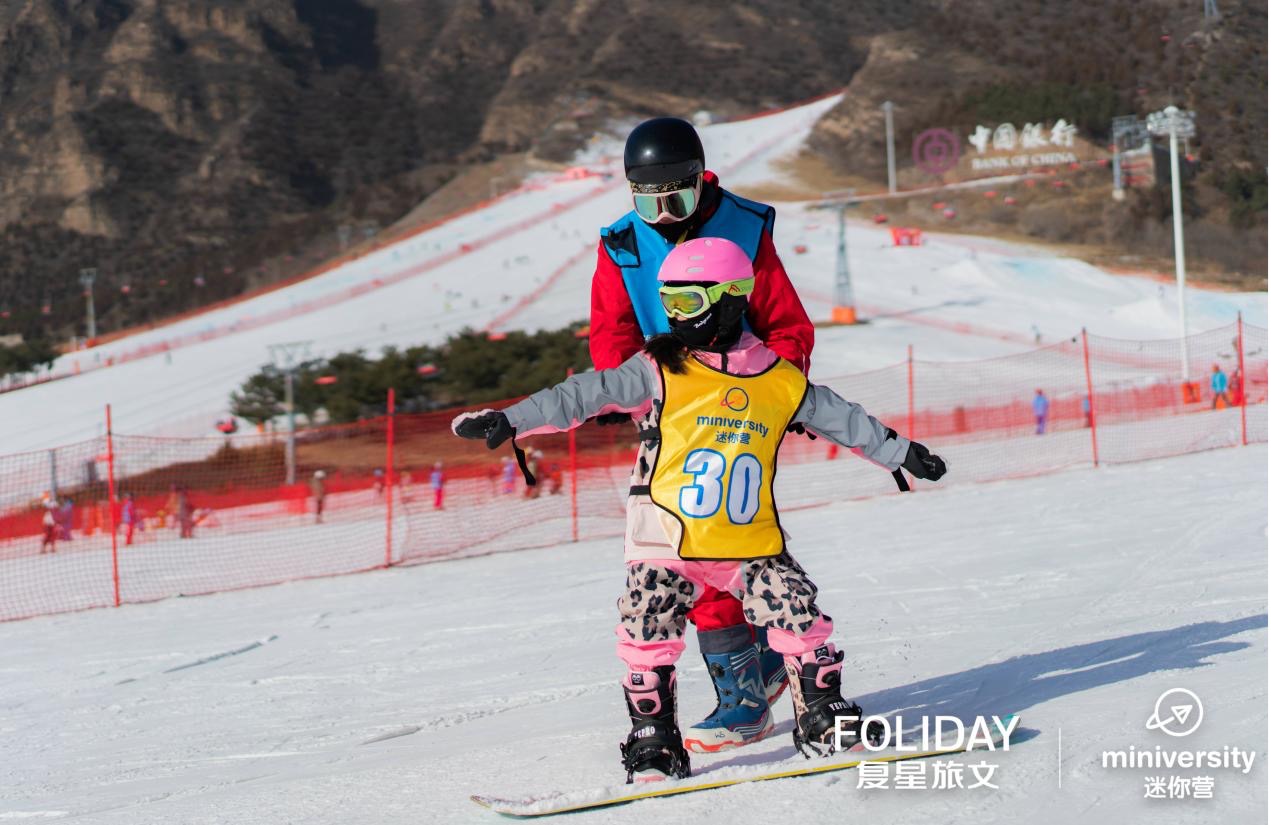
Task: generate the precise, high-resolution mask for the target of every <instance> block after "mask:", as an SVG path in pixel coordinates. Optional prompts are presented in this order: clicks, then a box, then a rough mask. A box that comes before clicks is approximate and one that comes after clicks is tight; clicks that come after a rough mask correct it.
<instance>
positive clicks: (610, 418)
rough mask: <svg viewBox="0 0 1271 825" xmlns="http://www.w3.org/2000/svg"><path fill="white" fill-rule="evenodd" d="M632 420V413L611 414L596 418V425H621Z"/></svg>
mask: <svg viewBox="0 0 1271 825" xmlns="http://www.w3.org/2000/svg"><path fill="white" fill-rule="evenodd" d="M630 420H631V413H624V412H610V413H604V414H603V415H598V416H596V423H597V424H599V425H600V426H602V427H604V426H605V425H607V424H621V423H622V422H624V421H630Z"/></svg>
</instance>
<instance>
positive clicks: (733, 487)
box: [679, 449, 763, 524]
mask: <svg viewBox="0 0 1271 825" xmlns="http://www.w3.org/2000/svg"><path fill="white" fill-rule="evenodd" d="M684 472H685V473H686V474H688V475H690V476H692V477H693V483H692V484H686V485H684V486H683V487H681V488H680V501H679V505H680V512H681V513H683V514H684V515H686V516H688V517H689V518H710V517H711V516H714V515H715V514H716V513H718V512H719V508H720V505H723V506H724V510H725V512H726V513H727V515H728V520H729V521H730V522H732V523H733V524H750V522H751V521H753V520H754V518H755V515H756V514H757V513H758V512H759V507H760V504H761V501H760V498H759V490H760V487H761V485H762V484H763V465H762V464H760V462H759V459H758V458H756V457H755V456H753V455H751V454H750V453H740V454H739V455H738V456H737V457H736V458H734V459H733V465H732V467H729V466H728V460H727V459H726V458H724V456H723V454H721V453H718V452H716V451H715V450H711V449H697V450H693V451H692V452H690V453H689V454H688V456H687V457H686V458H685V459H684Z"/></svg>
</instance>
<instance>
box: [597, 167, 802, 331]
mask: <svg viewBox="0 0 1271 825" xmlns="http://www.w3.org/2000/svg"><path fill="white" fill-rule="evenodd" d="M776 219H777V214H776V210H774V209H773V208H772V207H771V206H768V205H767V204H764V203H756V202H755V201H751V200H746V199H745V198H740V197H738V196H736V195H734V194H733V193H732V192H729V191H728V190H726V189H724V188H722V187H721V188H720V190H719V206H718V207H717V208H716V209H715V214H713V215H711V216H710V219H709V220H707V221H706V223H704V224H702V226H701V227H699V228H698V230H697V232H696V233H695V234H694V235H693V237H695V238H727V239H728V240H730V241H732V242H733V243H735V244H737V245H738V246H740V247H741V248H742V249H744V250H745V251H746V254H747V255H749V256H750V260H751V261H754V260H755V256H756V255H758V254H759V242H760V240H761V239H762V238H763V233H764V232H767V233H768V234H772V227H773V224H774V223H775V222H776ZM600 237H601V240H603V241H604V248H605V252H607V253H608V254H609V258H610V260H612V261H613V262H614V263H615V264H617V265H618V267H619V268H621V269H622V282H623V284H624V285H625V286H626V288H627V295H628V296H630V298H631V306H632V307H633V308H634V309H635V315H636V321H638V322H639V324H640V331H641V332H643V333H644V336H645V337H646V338H648V337H649V336H652V335H657V334H658V333H662V332H670V331H671V326H670V324H668V323H667V320H666V313H665V312H663V311H662V301H661V299H660V298H658V269H660V268H661V266H662V262H663V261H664V260H666V256H667V255H669V254H671V250H672V249H674V248H675V244H674V243H673V242H672V241H668V240H666V239H665V238H663V237H662V236H661V235H660V234H658V231H657V230H656V229H654V228H653V227H652V226H650V225H649V224H647V223H645V222H644V221H643V220H641V219H640V216H639V215H637V214H636V213H635V211H634V210H632V211H631V212H628V213H627V214H625V215H623V216H622V217H621V218H619V219H618V220H616V221H614V222H613V223H611V224H610V225H609V226H607V227H605V228H604V229H602V230H600Z"/></svg>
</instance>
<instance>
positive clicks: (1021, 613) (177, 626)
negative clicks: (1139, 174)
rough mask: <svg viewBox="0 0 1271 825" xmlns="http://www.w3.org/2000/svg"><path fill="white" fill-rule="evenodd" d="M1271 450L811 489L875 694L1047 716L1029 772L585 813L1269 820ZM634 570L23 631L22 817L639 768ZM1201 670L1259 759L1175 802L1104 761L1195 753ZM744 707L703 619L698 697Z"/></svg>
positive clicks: (88, 618)
mask: <svg viewBox="0 0 1271 825" xmlns="http://www.w3.org/2000/svg"><path fill="white" fill-rule="evenodd" d="M1266 465H1267V449H1266V447H1265V446H1254V447H1247V448H1236V449H1225V450H1215V451H1211V452H1206V453H1200V454H1196V455H1190V456H1184V457H1180V458H1173V459H1167V460H1160V461H1154V462H1143V463H1138V464H1132V465H1125V466H1119V467H1112V468H1103V469H1099V470H1092V469H1081V470H1074V471H1070V472H1065V473H1059V474H1055V475H1050V476H1045V477H1040V478H1035V479H1026V480H1016V481H1010V482H998V483H989V484H970V485H962V486H955V487H950V488H949V489H947V490H926V491H924V492H921V493H919V494H915V495H907V496H890V497H885V498H875V499H868V500H864V501H856V502H847V503H838V504H831V505H829V506H825V507H818V508H812V509H807V510H800V511H796V512H791V513H789V514H788V515H787V516H786V517H785V518H783V524H785V525H786V527H787V529H788V530H789V532H790V533H791V535H792V536H793V539H792V544H791V547H792V550H793V552H794V553H795V554H796V556H797V557H798V558H799V560H800V561H801V562H802V563H803V565H804V566H805V567H806V568H807V569H808V570H809V571H810V572H811V573H812V575H813V576H814V577H815V579H816V580H817V582H818V584H819V585H820V587H821V596H820V599H821V604H822V605H823V606H824V607H825V609H826V610H827V611H828V612H829V613H830V614H831V615H833V616H834V618H835V620H836V624H837V636H838V639H839V640H840V641H841V643H842V646H843V647H844V649H845V650H846V651H847V655H848V665H847V669H846V671H845V674H846V675H845V679H846V682H847V692H848V693H849V694H853V695H854V696H855V697H856V698H858V699H859V701H860V702H861V703H862V705H863V706H864V707H865V708H866V709H868V710H871V711H878V712H881V713H887V714H897V713H900V714H905V715H917V714H920V713H925V714H935V713H949V714H954V715H968V714H977V713H985V714H993V713H1008V712H1020V713H1022V714H1023V715H1024V717H1025V720H1026V721H1025V728H1026V730H1025V731H1023V732H1022V733H1024V734H1026V737H1027V738H1025V740H1024V741H1023V743H1022V744H1020V745H1019V746H1018V747H1016V748H1013V749H1012V751H1011V752H1010V753H1009V754H998V755H996V756H995V757H994V758H993V759H992V760H991V761H994V762H996V763H997V764H998V765H999V768H998V771H997V774H996V777H995V779H994V783H995V784H997V785H998V786H999V789H998V790H990V789H985V788H978V789H976V790H973V791H972V790H949V791H935V790H897V789H890V790H858V789H857V788H856V786H855V782H854V780H853V779H852V778H845V777H843V776H838V777H835V776H833V775H832V776H826V777H822V778H810V779H799V780H783V781H782V782H779V783H764V784H757V785H745V786H739V787H735V788H729V789H721V790H718V791H711V792H708V793H702V794H696V795H693V796H689V797H684V798H681V799H667V800H650V801H646V802H638V803H634V804H633V805H630V806H626V807H623V808H618V809H614V810H612V811H607V812H606V811H602V812H597V813H595V814H584V815H579V816H577V817H574V818H571V820H570V821H571V822H582V823H593V822H594V823H609V822H614V823H617V822H630V821H632V818H633V817H640V818H657V819H658V820H660V821H661V820H665V821H682V822H689V821H734V822H738V823H743V822H745V823H749V822H783V821H788V820H789V819H790V818H791V817H797V819H799V820H807V821H824V822H837V821H844V820H846V819H849V818H850V819H852V820H860V821H870V822H950V823H954V822H957V823H972V822H973V823H977V825H978V823H992V822H1001V823H1008V822H1009V823H1017V822H1019V821H1021V820H1025V819H1026V820H1027V821H1029V822H1031V823H1035V825H1071V823H1072V822H1074V821H1081V822H1083V823H1139V822H1143V823H1159V822H1170V823H1188V822H1196V823H1220V822H1221V823H1237V822H1239V823H1245V822H1262V821H1265V816H1266V805H1267V797H1266V790H1265V789H1266V779H1267V775H1266V758H1267V736H1266V723H1267V684H1266V664H1267V637H1266V625H1267V603H1266V602H1267V600H1266V576H1267V556H1266V542H1267V510H1266V501H1267V475H1266ZM622 580H623V571H622V564H621V548H620V543H619V542H618V541H617V540H606V541H598V542H591V543H583V544H578V545H566V546H560V547H552V548H547V549H542V550H533V551H524V552H518V553H510V554H500V555H493V556H487V557H483V558H474V559H467V560H460V561H454V562H448V563H444V564H433V565H423V566H418V567H407V568H398V569H394V570H391V571H387V572H377V573H368V574H364V575H359V576H348V577H340V578H334V579H323V580H316V581H308V582H298V583H294V584H289V585H282V586H279V587H272V588H264V589H259V590H251V591H243V592H235V593H226V594H221V595H215V596H206V597H199V598H193V599H170V600H167V601H164V602H160V603H157V604H150V605H140V606H130V607H124V608H121V609H118V610H108V611H89V612H86V613H79V614H68V615H62V616H54V617H46V618H39V619H33V620H29V621H23V622H13V623H8V624H4V625H0V696H3V697H4V698H3V705H4V709H5V712H4V715H3V720H4V721H3V725H4V729H5V736H4V739H5V751H6V752H5V758H4V760H3V761H0V787H3V788H4V789H5V790H4V793H3V794H2V795H0V799H2V800H3V801H0V818H3V819H5V820H10V819H19V818H24V819H25V818H28V817H41V818H43V819H49V820H55V821H66V822H77V823H79V822H83V823H90V822H91V823H129V825H145V823H170V822H182V823H214V822H215V823H220V822H234V823H248V824H250V823H260V825H265V824H266V823H277V822H284V821H290V822H306V823H332V824H333V825H334V824H335V823H347V822H365V821H374V822H380V823H402V825H407V823H409V825H419V823H433V822H436V823H457V822H462V823H467V822H494V821H498V820H497V819H496V818H494V816H493V815H492V814H488V813H485V812H482V811H481V810H479V809H477V808H476V807H475V806H473V804H472V803H471V802H470V801H469V800H468V797H469V795H470V794H473V793H485V794H497V795H501V796H513V795H528V794H532V793H534V792H542V791H546V790H555V789H570V788H588V787H593V786H600V785H604V784H608V783H611V782H613V781H614V779H615V777H616V776H617V775H618V749H617V743H618V741H620V739H621V738H622V736H623V735H624V734H625V729H626V724H627V723H626V719H625V714H624V709H623V706H622V694H621V689H620V687H619V685H618V680H619V678H620V674H621V666H620V663H619V661H618V660H617V658H616V657H615V655H614V653H613V649H612V646H613V636H612V627H613V624H614V623H615V615H614V608H613V602H614V599H615V597H616V594H617V591H618V588H619V587H620V586H621V582H622ZM1179 686H1181V687H1186V688H1188V689H1190V690H1192V691H1194V692H1195V693H1196V694H1197V695H1198V696H1200V697H1201V699H1202V700H1203V702H1204V724H1203V725H1202V726H1201V728H1200V730H1199V731H1198V732H1196V733H1195V734H1193V735H1192V736H1191V737H1189V738H1188V739H1187V740H1186V744H1185V747H1186V748H1187V749H1190V750H1194V749H1198V748H1216V749H1221V748H1223V747H1225V746H1239V747H1241V748H1245V749H1251V750H1253V751H1256V753H1257V757H1256V761H1255V764H1254V767H1253V770H1252V771H1251V772H1250V773H1249V774H1248V775H1243V774H1241V773H1240V772H1239V771H1231V770H1219V771H1211V773H1212V774H1213V775H1214V776H1215V778H1216V784H1215V787H1214V792H1213V793H1214V798H1213V799H1208V800H1196V799H1188V800H1148V799H1144V798H1143V795H1144V775H1143V774H1144V773H1145V771H1134V770H1129V771H1127V770H1124V769H1120V770H1114V769H1106V768H1103V767H1102V766H1101V761H1100V754H1101V753H1102V752H1103V751H1105V750H1124V749H1127V748H1129V747H1131V746H1134V747H1136V748H1139V749H1151V748H1154V747H1155V746H1156V745H1162V746H1165V747H1175V746H1177V740H1173V739H1171V738H1169V737H1167V736H1165V735H1164V734H1161V733H1160V732H1150V731H1147V730H1146V729H1145V721H1146V720H1147V719H1148V717H1149V716H1150V715H1151V714H1152V711H1153V705H1154V702H1155V701H1156V699H1157V698H1158V696H1159V695H1160V694H1161V693H1162V692H1163V691H1165V690H1166V689H1168V688H1173V687H1179ZM713 703H714V696H713V693H712V692H711V689H710V686H709V682H708V680H707V678H706V676H705V674H704V672H703V670H702V667H701V664H700V658H699V657H697V655H696V653H695V645H694V643H693V642H692V641H690V643H689V651H688V652H687V653H686V655H685V657H684V659H683V660H682V661H681V719H682V720H684V721H685V723H691V721H693V720H696V719H698V718H700V717H701V716H702V715H704V714H705V713H706V712H707V711H708V710H709V709H710V708H711V707H712V706H713ZM790 725H791V721H790V711H789V709H788V706H787V703H786V700H784V698H783V700H782V704H781V705H780V708H779V712H778V729H777V733H776V734H775V735H774V736H773V737H772V738H770V739H769V740H767V741H766V742H764V743H761V744H759V745H756V746H753V747H751V748H748V749H745V750H742V751H735V752H731V753H729V752H725V753H724V754H721V755H719V756H716V757H713V758H705V757H702V758H699V759H698V760H697V764H699V765H702V766H706V765H709V764H718V763H730V764H748V763H753V762H758V761H762V760H764V759H767V758H772V757H774V756H785V755H791V754H792V753H793V746H792V745H791V744H790V739H789V736H790ZM1061 740H1062V741H1061ZM1146 773H1153V772H1151V771H1148V772H1146ZM1161 773H1165V772H1161ZM1182 773H1183V774H1184V775H1190V773H1196V771H1191V772H1190V773H1189V772H1186V771H1184V772H1182ZM1061 783H1062V786H1061Z"/></svg>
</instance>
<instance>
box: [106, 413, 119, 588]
mask: <svg viewBox="0 0 1271 825" xmlns="http://www.w3.org/2000/svg"><path fill="white" fill-rule="evenodd" d="M106 511H107V512H108V513H109V514H110V515H109V521H110V574H111V578H112V579H113V580H114V587H115V607H119V604H120V599H119V530H118V528H117V525H116V524H115V438H114V433H113V432H112V428H111V420H110V405H109V404H107V405H106Z"/></svg>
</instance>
